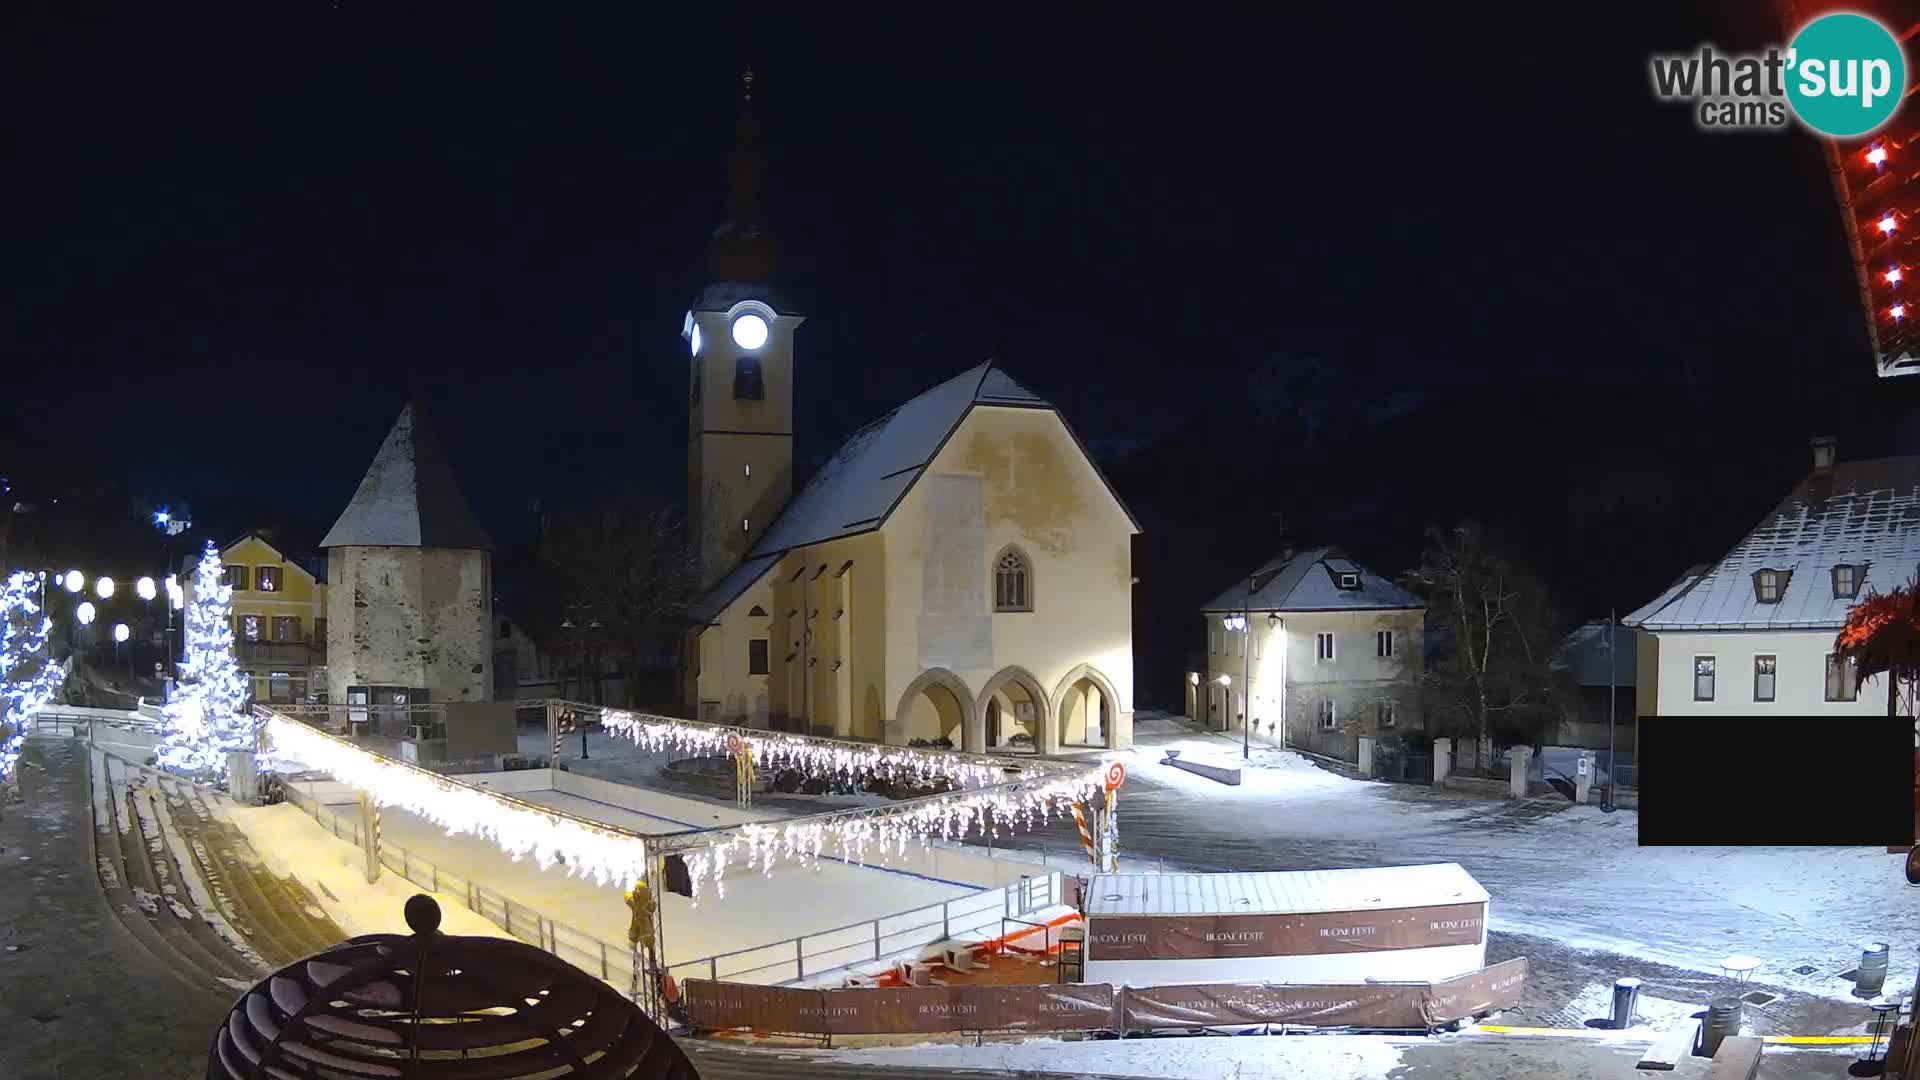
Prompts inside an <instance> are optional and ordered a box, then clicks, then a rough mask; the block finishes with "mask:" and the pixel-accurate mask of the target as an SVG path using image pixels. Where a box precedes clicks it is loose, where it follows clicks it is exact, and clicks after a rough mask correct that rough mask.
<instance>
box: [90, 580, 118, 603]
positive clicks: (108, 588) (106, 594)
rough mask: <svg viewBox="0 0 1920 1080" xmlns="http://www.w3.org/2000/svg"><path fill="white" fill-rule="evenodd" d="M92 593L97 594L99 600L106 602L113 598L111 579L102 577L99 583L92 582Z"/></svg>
mask: <svg viewBox="0 0 1920 1080" xmlns="http://www.w3.org/2000/svg"><path fill="white" fill-rule="evenodd" d="M93 591H94V592H97V593H99V594H100V599H102V600H106V599H108V598H110V597H112V596H113V579H112V578H110V577H103V578H101V579H100V580H99V581H96V582H94V583H93Z"/></svg>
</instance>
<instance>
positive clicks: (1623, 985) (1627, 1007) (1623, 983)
mask: <svg viewBox="0 0 1920 1080" xmlns="http://www.w3.org/2000/svg"><path fill="white" fill-rule="evenodd" d="M1639 1004H1640V980H1639V979H1615V980H1613V1016H1612V1018H1611V1021H1612V1024H1613V1026H1614V1028H1615V1029H1616V1030H1623V1029H1626V1028H1630V1027H1632V1026H1633V1011H1634V1008H1635V1007H1636V1006H1638V1005H1639Z"/></svg>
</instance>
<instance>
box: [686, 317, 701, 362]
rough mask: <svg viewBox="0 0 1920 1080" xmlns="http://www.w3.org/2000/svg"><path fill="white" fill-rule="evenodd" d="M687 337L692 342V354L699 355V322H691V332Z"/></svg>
mask: <svg viewBox="0 0 1920 1080" xmlns="http://www.w3.org/2000/svg"><path fill="white" fill-rule="evenodd" d="M687 337H688V339H689V340H690V341H692V342H693V355H695V356H699V355H700V324H699V323H694V324H693V333H691V334H688V335H687Z"/></svg>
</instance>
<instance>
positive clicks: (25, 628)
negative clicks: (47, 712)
mask: <svg viewBox="0 0 1920 1080" xmlns="http://www.w3.org/2000/svg"><path fill="white" fill-rule="evenodd" d="M41 577H42V575H41V574H37V573H29V572H27V571H25V570H16V571H14V572H13V574H12V575H11V576H9V577H8V578H7V584H6V588H5V590H4V591H0V780H5V779H6V778H7V777H8V776H10V775H11V774H12V772H13V766H14V762H16V761H18V760H19V758H20V745H21V744H22V743H23V742H25V741H26V737H27V717H29V716H32V715H33V713H34V711H35V710H37V709H38V708H40V706H42V705H45V704H46V703H47V702H48V701H49V700H51V699H52V698H53V695H54V692H55V691H57V690H59V689H60V683H61V682H62V681H63V680H64V678H65V676H66V669H65V667H64V666H63V665H60V664H56V663H54V662H53V656H52V654H51V653H50V652H49V651H48V649H47V635H48V632H49V631H51V630H52V629H53V620H51V619H49V618H47V615H46V612H44V611H42V610H41V607H40V600H39V597H40V592H41Z"/></svg>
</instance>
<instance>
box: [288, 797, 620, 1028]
mask: <svg viewBox="0 0 1920 1080" xmlns="http://www.w3.org/2000/svg"><path fill="white" fill-rule="evenodd" d="M301 783H302V782H301V781H294V782H290V783H288V784H287V785H286V793H287V801H288V802H289V803H292V804H293V805H294V806H297V807H299V808H300V809H301V810H302V811H304V812H306V813H307V814H309V815H311V816H312V817H313V819H314V820H315V821H317V822H319V823H320V826H321V827H322V828H324V829H326V830H327V831H329V832H331V833H333V835H334V836H336V837H338V838H339V839H341V840H345V841H346V842H348V843H350V844H352V845H353V846H355V847H357V848H362V849H364V848H365V847H366V845H365V844H364V843H363V842H362V837H361V835H360V821H359V815H358V812H357V810H356V812H355V813H353V814H343V813H341V812H339V811H337V810H335V809H333V807H331V806H329V805H326V804H324V803H321V802H320V801H319V800H318V799H315V798H314V797H313V795H312V794H310V793H309V792H307V791H304V790H302V789H301V787H300V784H301ZM380 863H381V865H382V866H385V867H386V868H387V869H389V870H391V871H393V872H394V873H396V874H399V875H400V876H401V877H403V878H405V879H407V880H408V881H410V882H412V883H413V884H415V885H418V886H420V887H421V888H423V889H426V890H427V891H429V892H433V893H441V894H444V895H448V896H455V897H459V898H460V900H461V901H462V902H463V903H465V904H466V906H467V910H469V911H472V912H474V913H475V914H477V915H479V916H480V917H481V918H483V919H486V920H488V921H489V922H491V923H493V924H494V925H495V926H498V927H500V928H502V929H504V930H505V931H506V932H507V933H509V934H512V935H513V936H514V937H516V938H519V939H520V940H521V941H524V942H526V943H527V944H529V945H532V946H535V947H536V948H540V949H544V950H546V951H547V952H550V953H552V954H553V955H555V956H557V957H559V958H560V959H562V960H565V961H566V962H567V963H569V964H572V965H573V966H575V967H577V968H579V969H581V970H582V971H585V972H587V973H589V974H593V975H598V976H600V978H602V979H604V980H606V981H607V982H608V983H609V984H611V985H612V986H613V987H615V988H616V989H618V990H619V991H620V992H622V993H626V992H627V991H628V989H629V988H630V987H631V986H632V981H633V961H632V953H631V950H630V949H629V947H628V946H625V945H615V944H613V943H611V942H606V941H602V940H600V939H599V938H596V937H594V936H593V935H592V934H589V933H587V932H586V931H584V930H581V929H579V928H577V927H573V926H569V925H567V924H566V923H563V922H560V921H559V920H557V919H555V918H553V917H552V916H550V915H547V914H546V913H545V912H542V911H540V910H539V909H537V908H533V907H529V906H528V905H526V904H523V903H521V902H519V901H517V900H514V899H512V898H511V897H509V896H507V895H505V894H504V893H500V892H497V891H495V890H493V889H489V888H488V887H486V886H485V885H482V884H480V883H479V882H477V881H474V880H473V879H471V878H467V877H462V876H461V875H459V874H456V873H454V872H452V871H450V870H448V869H446V868H445V867H442V866H441V865H440V864H438V863H436V862H434V861H433V860H431V859H428V858H426V857H424V856H422V855H420V854H418V853H416V852H412V851H409V850H407V849H406V848H405V847H402V846H401V845H399V844H396V843H393V842H392V841H391V840H388V839H385V838H384V837H383V838H382V839H381V841H380Z"/></svg>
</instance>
